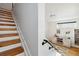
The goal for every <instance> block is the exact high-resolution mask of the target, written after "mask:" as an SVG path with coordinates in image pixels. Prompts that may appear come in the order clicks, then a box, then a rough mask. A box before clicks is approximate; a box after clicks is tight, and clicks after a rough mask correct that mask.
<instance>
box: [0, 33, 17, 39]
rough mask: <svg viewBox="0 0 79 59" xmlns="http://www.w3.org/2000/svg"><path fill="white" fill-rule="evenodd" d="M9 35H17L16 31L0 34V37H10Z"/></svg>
mask: <svg viewBox="0 0 79 59" xmlns="http://www.w3.org/2000/svg"><path fill="white" fill-rule="evenodd" d="M11 36H18V33H12V34H0V38H3V37H11Z"/></svg>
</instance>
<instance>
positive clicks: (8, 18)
mask: <svg viewBox="0 0 79 59" xmlns="http://www.w3.org/2000/svg"><path fill="white" fill-rule="evenodd" d="M0 18H3V19H8V20H13V18H8V17H0Z"/></svg>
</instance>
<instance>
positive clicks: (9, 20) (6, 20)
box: [0, 20, 14, 23]
mask: <svg viewBox="0 0 79 59" xmlns="http://www.w3.org/2000/svg"><path fill="white" fill-rule="evenodd" d="M0 22H11V23H14V21H10V20H0Z"/></svg>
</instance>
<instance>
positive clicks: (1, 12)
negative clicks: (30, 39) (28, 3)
mask: <svg viewBox="0 0 79 59" xmlns="http://www.w3.org/2000/svg"><path fill="white" fill-rule="evenodd" d="M24 55H25V53H24V49H23V47H22V44H21V41H20V37H19V34H18V32H17V28H16V24H15V22H14V20H13V17H12V12H11V11H9V10H6V9H3V8H0V56H24Z"/></svg>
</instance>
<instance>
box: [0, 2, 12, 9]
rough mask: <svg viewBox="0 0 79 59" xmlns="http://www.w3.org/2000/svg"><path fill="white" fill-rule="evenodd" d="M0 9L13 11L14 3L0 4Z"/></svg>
mask: <svg viewBox="0 0 79 59" xmlns="http://www.w3.org/2000/svg"><path fill="white" fill-rule="evenodd" d="M0 7H2V8H5V9H8V10H11V9H12V3H0Z"/></svg>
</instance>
